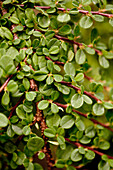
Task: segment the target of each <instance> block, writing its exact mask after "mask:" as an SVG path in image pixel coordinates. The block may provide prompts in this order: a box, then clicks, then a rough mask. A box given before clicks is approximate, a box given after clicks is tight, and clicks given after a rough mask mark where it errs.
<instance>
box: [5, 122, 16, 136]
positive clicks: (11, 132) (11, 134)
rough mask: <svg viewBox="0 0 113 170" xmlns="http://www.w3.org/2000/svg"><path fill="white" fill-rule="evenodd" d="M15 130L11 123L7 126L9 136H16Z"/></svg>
mask: <svg viewBox="0 0 113 170" xmlns="http://www.w3.org/2000/svg"><path fill="white" fill-rule="evenodd" d="M14 134H15V133H14V131H13V130H12V127H11V126H10V125H9V126H8V128H7V135H8V136H9V137H13V136H14Z"/></svg>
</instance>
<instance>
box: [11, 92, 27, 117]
mask: <svg viewBox="0 0 113 170" xmlns="http://www.w3.org/2000/svg"><path fill="white" fill-rule="evenodd" d="M23 99H24V95H23V96H21V98H20V99H19V101H18V102H17V103H16V104H15V106H14V107H13V108H12V111H11V112H10V115H9V117H8V119H10V118H11V117H12V115H13V112H14V111H15V109H16V108H17V106H18V105H19V104H20V102H21V101H22V100H23Z"/></svg>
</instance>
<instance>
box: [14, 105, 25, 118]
mask: <svg viewBox="0 0 113 170" xmlns="http://www.w3.org/2000/svg"><path fill="white" fill-rule="evenodd" d="M16 114H17V116H18V117H19V118H20V119H25V118H26V112H25V111H24V109H23V105H22V104H20V105H19V106H18V107H17V108H16Z"/></svg>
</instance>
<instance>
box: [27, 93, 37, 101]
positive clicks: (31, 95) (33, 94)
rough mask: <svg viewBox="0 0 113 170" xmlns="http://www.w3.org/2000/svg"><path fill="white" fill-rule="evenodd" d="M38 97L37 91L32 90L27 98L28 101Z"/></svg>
mask: <svg viewBox="0 0 113 170" xmlns="http://www.w3.org/2000/svg"><path fill="white" fill-rule="evenodd" d="M35 97H36V92H33V91H30V92H27V93H26V99H27V100H28V101H33V100H34V99H35Z"/></svg>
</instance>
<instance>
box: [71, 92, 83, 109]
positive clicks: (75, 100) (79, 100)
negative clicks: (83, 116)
mask: <svg viewBox="0 0 113 170" xmlns="http://www.w3.org/2000/svg"><path fill="white" fill-rule="evenodd" d="M71 105H72V106H73V107H74V108H76V109H78V108H80V107H81V106H82V105H83V97H82V96H81V95H80V94H75V95H73V97H72V98H71Z"/></svg>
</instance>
